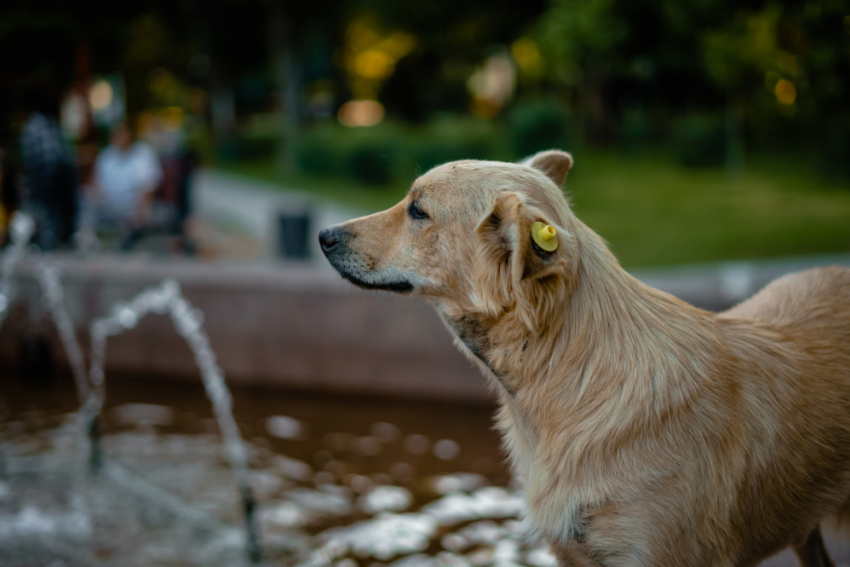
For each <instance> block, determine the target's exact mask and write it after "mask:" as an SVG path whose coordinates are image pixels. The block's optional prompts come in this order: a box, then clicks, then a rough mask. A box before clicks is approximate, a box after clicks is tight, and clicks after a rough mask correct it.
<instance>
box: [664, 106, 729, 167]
mask: <svg viewBox="0 0 850 567" xmlns="http://www.w3.org/2000/svg"><path fill="white" fill-rule="evenodd" d="M670 151H671V154H672V156H673V159H674V160H675V162H676V163H677V164H679V165H682V166H685V167H709V166H717V165H721V164H723V163H724V161H725V160H726V127H725V122H724V120H723V118H722V117H719V116H714V115H706V114H691V115H687V116H685V117H683V118H681V119H679V120H678V121H677V122H676V123H675V125H674V127H673V132H672V134H671V136H670Z"/></svg>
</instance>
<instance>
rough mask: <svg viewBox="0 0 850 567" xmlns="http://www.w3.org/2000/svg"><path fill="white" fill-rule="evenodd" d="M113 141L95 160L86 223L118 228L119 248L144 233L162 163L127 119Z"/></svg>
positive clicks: (127, 246)
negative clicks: (137, 134)
mask: <svg viewBox="0 0 850 567" xmlns="http://www.w3.org/2000/svg"><path fill="white" fill-rule="evenodd" d="M110 142H111V143H110V144H109V145H108V146H107V147H105V148H104V149H103V150H101V152H100V153H99V154H98V156H97V159H96V160H95V164H94V176H93V184H92V188H91V189H92V190H91V192H90V194H89V195H88V198H87V201H86V206H85V211H84V213H83V220H82V224H83V225H84V227H85V229H86V230H87V231H96V230H99V229H103V228H109V227H114V228H117V229H118V231H119V233H120V234H121V237H120V240H119V249H120V250H122V251H126V250H130V249H132V247H133V246H134V245H135V244H136V243H137V242H138V241H139V239H141V237H142V236H144V232H145V228H146V225H147V222H148V219H149V218H150V211H151V205H152V203H153V198H154V194H155V192H156V190H157V188H158V187H159V184H160V182H161V181H162V167H161V166H160V163H159V158H158V157H157V155H156V152H155V151H154V149H153V148H152V147H151V146H150V145H149V144H147V143H145V142H142V141H139V140H136V139H135V137H134V135H133V131H132V130H131V128H130V126H129V124H128V123H126V122H121V123H119V124H118V125H117V126H115V128H114V129H113V130H112V133H111V136H110Z"/></svg>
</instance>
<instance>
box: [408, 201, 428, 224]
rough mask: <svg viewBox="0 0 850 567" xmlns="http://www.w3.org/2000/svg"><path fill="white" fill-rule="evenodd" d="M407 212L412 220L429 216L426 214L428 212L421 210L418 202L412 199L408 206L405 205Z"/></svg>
mask: <svg viewBox="0 0 850 567" xmlns="http://www.w3.org/2000/svg"><path fill="white" fill-rule="evenodd" d="M407 213H408V214H409V215H410V218H412V219H413V220H423V219H429V218H431V217H429V216H428V213H426V212H425V211H423V210H422V207H420V206H419V203H418V202H416V201H412V202H411V203H410V206H409V207H407Z"/></svg>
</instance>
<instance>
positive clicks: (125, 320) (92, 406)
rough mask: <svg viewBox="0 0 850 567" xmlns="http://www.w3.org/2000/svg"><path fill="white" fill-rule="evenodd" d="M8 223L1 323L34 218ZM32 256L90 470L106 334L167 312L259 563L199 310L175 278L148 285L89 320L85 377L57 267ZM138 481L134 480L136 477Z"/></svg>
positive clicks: (97, 451) (250, 507)
mask: <svg viewBox="0 0 850 567" xmlns="http://www.w3.org/2000/svg"><path fill="white" fill-rule="evenodd" d="M10 228H11V232H10V233H11V241H12V244H11V246H10V248H9V250H8V251H7V252H6V254H5V255H4V257H3V260H2V270H3V273H2V276H0V326H2V323H3V319H4V318H5V315H6V313H7V312H8V309H9V306H10V305H11V303H12V299H13V295H14V291H15V290H14V289H13V279H12V278H13V276H14V271H15V268H16V267H17V265H18V263H19V262H20V261H21V259H22V258H23V257H24V256H25V254H26V253H27V250H28V246H29V240H30V238H31V237H32V234H33V231H34V222H33V220H32V219H31V218H30V217H29V216H28V215H26V214H23V213H17V214H16V215H15V217H14V218H13V219H12V223H11V225H10ZM35 261H36V266H37V277H38V282H39V284H40V287H41V289H42V293H43V299H44V302H45V303H46V304H47V306H48V309H49V311H50V315H51V317H52V319H53V322H54V324H55V326H56V329H57V331H58V332H59V336H60V339H61V341H62V344H63V347H64V348H65V352H66V354H67V356H68V361H69V363H70V366H71V370H72V372H73V375H74V380H75V384H76V388H77V396H78V398H79V400H80V401H81V404H82V408H81V410H80V415H81V421H82V422H83V423H84V424H85V430H86V431H87V432H88V436H89V446H90V455H91V456H90V459H89V461H90V465H91V470H92V472H94V473H96V472H97V471H98V470H99V469H100V467H101V465H102V452H101V447H100V438H99V437H100V436H99V432H100V428H99V417H100V412H101V410H102V408H103V403H104V398H105V388H104V371H103V366H104V362H105V357H106V339H107V338H108V337H110V336H114V335H117V334H119V333H121V332H124V331H127V330H129V329H132V328H133V327H135V326H136V323H137V322H138V321H139V319H141V318H142V317H144V316H145V315H147V314H149V313H157V314H169V315H170V316H171V320H172V322H173V323H174V326H175V328H176V329H177V331H178V333H179V334H180V335H182V336H183V337H184V338H185V339H186V341H187V342H188V343H189V346H190V347H191V348H192V351H193V353H194V355H195V361H196V362H197V364H198V367H199V368H200V370H201V378H202V380H203V383H204V387H205V390H206V392H207V395H208V397H209V399H210V401H211V402H212V404H213V408H214V412H215V417H216V419H217V421H218V423H219V426H220V428H221V432H222V435H223V437H224V446H225V452H226V454H227V459H228V462H229V463H230V466H231V469H232V471H233V474H234V476H235V478H236V483H237V486H238V489H239V495H240V498H241V502H242V510H243V513H244V516H245V531H246V540H247V548H248V557H249V559H250V561H251V563H258V562H259V561H260V558H261V555H262V554H261V549H260V540H259V534H258V531H257V524H256V520H255V508H256V503H255V500H254V496H253V493H252V490H251V485H250V483H249V480H248V466H247V457H246V453H245V448H244V446H243V442H242V438H241V436H240V434H239V428H238V427H237V425H236V422H235V421H234V419H233V413H232V401H231V397H230V392H229V391H228V389H227V386H226V385H225V383H224V377H223V375H222V372H221V369H220V368H219V367H218V365H217V364H216V361H215V354H214V353H213V351H212V348H210V345H209V339H208V338H207V335H206V333H205V332H204V329H203V314H202V313H201V312H200V311H199V310H197V309H194V308H193V307H192V305H191V303H189V301H187V300H186V298H185V297H183V296H182V294H181V292H180V286H179V285H178V284H177V282H175V281H173V280H167V281H165V282H163V283H162V284H161V285H160V286H159V287H157V288H154V289H149V290H146V291H144V292H142V293H140V294H139V295H137V296H136V297H135V298H133V299H132V300H130V301H129V302H127V303H122V304H118V305H116V306H115V307H114V308H113V309H112V312H111V314H110V315H109V316H107V317H103V318H100V319H97V320H95V321H94V322H92V324H91V327H90V335H91V367H90V371H89V374H88V379H87V378H86V371H85V362H84V360H83V355H82V351H81V349H80V346H79V343H78V341H77V338H76V334H75V332H74V326H73V323H72V322H71V318H70V316H69V315H68V312H67V311H66V309H65V307H64V304H63V297H62V295H63V294H62V286H61V284H60V282H59V275H58V272H57V270H56V268H55V267H53V266H49V265H47V264H46V263H45V262H44V261H43V260H42V259H41V258H37V259H36V260H35ZM116 470H120V469H115V468H111V469H110V471H112V474H113V476H114V477H116V478H118V479H127V478H129V477H128V476H127V475H126V474H121V473H116V472H115V471H116ZM136 484H137V485H138V481H136ZM146 492H147V493H148V494H150V495H154V496H155V495H156V494H157V492H156V490H152V489H150V488H148V489H147V490H146ZM158 500H160V501H162V502H168V501H169V498H168V497H167V496H166V497H163V498H158Z"/></svg>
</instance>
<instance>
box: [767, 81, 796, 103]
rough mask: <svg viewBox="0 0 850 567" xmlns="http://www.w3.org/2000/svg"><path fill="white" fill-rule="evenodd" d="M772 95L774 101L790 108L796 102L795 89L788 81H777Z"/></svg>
mask: <svg viewBox="0 0 850 567" xmlns="http://www.w3.org/2000/svg"><path fill="white" fill-rule="evenodd" d="M773 93H774V94H775V95H776V100H778V101H779V104H784V105H785V106H791V105H792V104H794V101H795V100H797V89H796V88H795V87H794V83H792V82H791V81H789V80H788V79H779V80H778V81H776V87H774V89H773Z"/></svg>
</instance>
